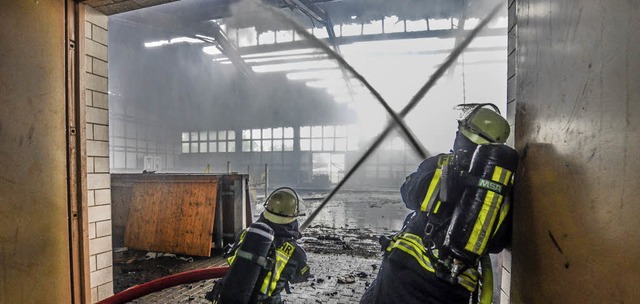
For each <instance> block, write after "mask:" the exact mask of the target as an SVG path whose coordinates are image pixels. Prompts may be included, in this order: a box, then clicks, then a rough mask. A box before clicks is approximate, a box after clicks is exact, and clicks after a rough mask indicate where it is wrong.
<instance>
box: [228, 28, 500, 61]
mask: <svg viewBox="0 0 640 304" xmlns="http://www.w3.org/2000/svg"><path fill="white" fill-rule="evenodd" d="M460 32H462V33H464V34H467V33H468V32H471V30H458V29H454V30H452V29H446V30H427V31H416V32H400V33H384V34H371V35H358V36H341V37H336V43H338V44H340V45H342V44H350V43H355V42H369V41H379V40H399V39H417V38H453V37H456V35H457V34H458V33H460ZM506 32H507V31H506V29H505V28H492V29H485V30H483V31H482V32H480V33H479V34H478V36H480V37H483V36H484V37H492V36H504V35H505V33H506ZM320 40H323V41H325V42H328V38H323V39H320ZM305 48H309V42H307V41H304V40H301V41H292V42H282V43H274V44H262V45H255V46H245V47H240V48H238V52H239V53H240V54H241V55H248V54H256V53H267V52H277V51H286V50H294V49H305Z"/></svg>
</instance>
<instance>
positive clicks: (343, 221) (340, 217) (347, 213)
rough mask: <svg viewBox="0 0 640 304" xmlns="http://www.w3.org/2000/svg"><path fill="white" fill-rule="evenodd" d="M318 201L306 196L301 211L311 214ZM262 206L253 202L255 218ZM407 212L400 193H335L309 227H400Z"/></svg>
mask: <svg viewBox="0 0 640 304" xmlns="http://www.w3.org/2000/svg"><path fill="white" fill-rule="evenodd" d="M301 196H302V197H308V196H304V195H301ZM321 203H322V199H314V200H310V199H307V200H306V201H305V203H304V207H303V208H301V212H302V213H306V214H307V215H308V214H311V213H312V212H313V210H315V209H316V208H317V207H318V206H320V204H321ZM263 210H264V209H263V208H262V203H261V202H259V203H257V204H256V208H255V210H254V212H253V214H254V217H255V218H257V217H258V216H259V215H260V213H261V212H262V211H263ZM407 214H409V209H407V208H406V207H405V205H404V203H403V202H402V199H401V198H400V193H371V192H367V193H339V194H336V195H335V196H334V198H333V199H332V200H331V201H330V202H328V203H327V204H326V205H325V207H324V208H323V209H322V211H321V212H320V213H319V214H318V216H317V217H316V218H315V219H314V221H313V222H312V223H311V225H310V227H316V226H322V227H328V228H348V229H356V228H360V229H367V230H371V231H374V232H388V231H397V230H400V229H401V228H402V222H403V221H404V218H405V217H406V215H407ZM306 218H307V217H306V216H301V217H299V218H298V220H299V221H300V223H302V222H304V221H305V220H306Z"/></svg>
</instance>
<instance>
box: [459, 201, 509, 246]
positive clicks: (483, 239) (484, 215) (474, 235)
mask: <svg viewBox="0 0 640 304" xmlns="http://www.w3.org/2000/svg"><path fill="white" fill-rule="evenodd" d="M501 202H502V195H500V194H498V193H495V192H493V191H487V195H486V196H485V198H484V202H483V203H482V208H480V214H478V218H477V219H476V222H475V224H474V226H473V231H471V236H470V238H469V241H468V242H467V244H466V245H465V247H464V249H466V250H468V251H470V252H473V253H475V254H477V255H481V253H482V252H483V251H484V248H485V246H486V245H487V241H488V239H489V238H488V237H487V236H488V235H487V230H488V229H489V227H492V225H493V222H494V221H495V218H496V213H497V212H496V211H497V209H498V208H499V206H500V203H501ZM489 234H491V232H490V233H489Z"/></svg>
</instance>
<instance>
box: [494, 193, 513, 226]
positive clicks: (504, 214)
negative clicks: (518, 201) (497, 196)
mask: <svg viewBox="0 0 640 304" xmlns="http://www.w3.org/2000/svg"><path fill="white" fill-rule="evenodd" d="M510 207H511V204H509V200H506V201H505V202H504V204H502V207H501V208H500V218H499V219H498V225H497V226H496V229H495V230H494V231H493V235H495V234H496V232H498V229H499V228H500V226H502V222H503V221H504V219H505V218H506V217H507V214H508V213H509V208H510Z"/></svg>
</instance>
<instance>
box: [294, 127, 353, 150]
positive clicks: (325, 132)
mask: <svg viewBox="0 0 640 304" xmlns="http://www.w3.org/2000/svg"><path fill="white" fill-rule="evenodd" d="M300 150H301V151H316V152H319V151H346V150H347V128H346V127H345V126H305V127H300Z"/></svg>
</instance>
